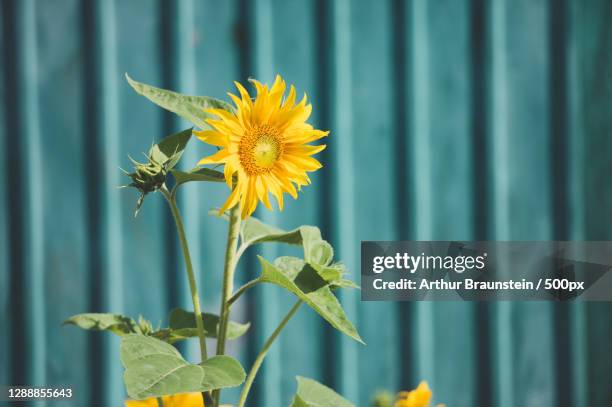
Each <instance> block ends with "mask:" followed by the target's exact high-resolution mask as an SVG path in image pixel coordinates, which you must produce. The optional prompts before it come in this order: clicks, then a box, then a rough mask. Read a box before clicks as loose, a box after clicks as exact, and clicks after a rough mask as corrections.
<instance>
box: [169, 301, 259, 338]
mask: <svg viewBox="0 0 612 407" xmlns="http://www.w3.org/2000/svg"><path fill="white" fill-rule="evenodd" d="M203 316H204V330H205V331H206V337H208V338H216V337H217V333H218V332H219V316H218V315H215V314H207V313H204V314H203ZM168 325H169V328H170V329H172V330H195V329H196V325H195V317H194V313H193V312H190V311H186V310H184V309H181V308H175V309H173V310H172V311H170V317H169V324H168ZM250 326H251V324H250V323H246V324H240V323H238V322H233V321H230V322H229V324H228V327H227V339H236V338H239V337H241V336H242V335H244V334H245V333H246V331H248V329H249V327H250ZM193 336H197V331H195V335H193Z"/></svg>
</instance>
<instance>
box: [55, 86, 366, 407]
mask: <svg viewBox="0 0 612 407" xmlns="http://www.w3.org/2000/svg"><path fill="white" fill-rule="evenodd" d="M126 77H127V80H128V82H129V84H130V85H131V86H132V88H133V89H134V90H135V91H136V92H137V93H139V94H140V95H143V96H145V97H146V98H148V99H149V100H150V101H152V102H154V103H155V104H157V105H158V106H160V107H162V108H164V109H166V110H169V111H171V112H174V113H176V114H178V115H179V116H181V117H182V118H184V119H186V120H188V121H190V122H191V123H192V124H193V125H194V128H189V129H186V130H183V131H181V132H178V133H176V134H173V135H170V136H168V137H166V138H164V139H163V140H162V141H161V142H160V143H158V144H155V145H153V146H152V147H151V149H150V150H149V152H148V153H147V154H146V160H145V162H142V163H141V162H137V161H135V160H132V162H133V164H134V169H133V171H132V172H128V171H125V173H126V175H127V176H128V177H129V178H130V180H131V182H130V184H129V185H126V187H132V188H135V189H136V190H137V191H138V192H139V193H140V196H139V198H138V201H137V204H136V214H137V213H138V211H139V210H140V209H141V207H142V205H143V203H144V200H145V198H146V197H147V196H148V195H149V194H153V193H159V194H160V195H162V196H163V198H164V199H165V200H166V201H167V203H168V206H169V209H170V211H171V213H172V216H173V219H174V221H175V224H176V229H177V236H178V240H179V242H180V245H181V249H182V253H183V257H184V261H185V271H186V273H187V280H188V283H189V289H190V295H191V300H192V304H193V309H192V310H184V309H173V310H171V311H170V313H169V316H168V324H167V326H165V327H157V328H154V327H153V324H152V323H151V322H150V321H148V320H146V319H145V318H143V317H140V318H139V319H138V320H134V319H132V318H130V317H128V316H124V315H119V314H100V313H87V314H77V315H74V316H72V317H71V318H69V319H68V320H67V321H66V323H68V324H73V325H76V326H78V327H80V328H83V329H88V330H98V331H109V332H111V333H114V334H116V335H119V336H121V346H120V359H121V362H122V364H123V366H124V368H125V373H124V383H125V387H126V391H127V394H128V396H129V399H128V400H127V401H126V404H125V405H126V407H138V406H143V407H145V406H164V407H170V406H182V407H194V406H202V405H206V406H214V407H218V406H220V403H221V399H222V398H221V390H222V389H224V388H227V387H236V386H242V389H241V392H240V397H239V400H238V403H237V406H238V407H243V406H245V405H246V401H247V399H248V395H249V392H250V390H251V387H252V384H253V382H254V380H255V377H256V375H257V372H258V370H259V368H260V367H261V365H262V363H263V362H264V359H265V357H266V354H267V353H268V351H269V349H270V347H271V346H272V345H273V343H274V342H275V340H276V339H277V337H278V336H279V335H280V333H281V331H282V330H283V329H284V328H285V326H286V325H287V323H288V322H289V321H290V319H291V318H292V317H293V315H294V314H295V313H296V312H297V310H298V309H299V307H300V306H301V305H302V304H306V305H307V306H309V307H310V308H312V309H313V310H314V311H315V312H317V313H318V314H319V315H320V316H321V317H322V318H323V319H324V320H325V321H327V322H328V323H329V324H330V325H332V326H333V327H334V328H336V329H338V330H339V331H341V332H342V333H344V334H345V335H347V336H349V337H351V338H352V339H354V340H356V341H358V342H362V340H361V337H360V336H359V333H358V332H357V330H356V329H355V327H354V326H353V324H352V323H351V322H350V320H349V319H348V318H347V316H346V314H345V312H344V310H343V309H342V306H341V304H340V302H339V301H338V299H337V297H336V295H335V292H336V291H337V290H339V289H350V288H357V285H356V284H355V283H353V282H352V281H351V280H349V279H347V278H345V275H346V268H345V266H344V265H343V264H342V263H340V262H338V261H335V260H334V251H333V248H332V246H331V245H330V244H329V243H328V242H327V241H326V240H324V239H323V238H322V236H321V232H320V230H319V229H318V228H317V227H315V226H309V225H303V226H299V227H297V228H295V229H293V230H289V231H285V230H281V229H279V228H276V227H274V226H272V225H268V224H266V223H264V222H262V221H261V220H259V219H257V218H255V217H253V213H254V212H255V210H256V208H257V206H258V203H260V202H261V203H262V204H263V206H265V208H267V209H269V210H271V209H272V203H271V202H270V195H271V196H272V197H274V198H275V199H276V202H277V204H278V208H279V209H280V210H282V209H283V197H284V195H285V194H288V195H290V196H291V197H293V198H294V199H297V197H298V193H299V191H300V190H301V188H302V187H304V186H307V185H309V184H310V182H311V181H310V178H309V173H310V172H313V171H316V170H318V169H319V168H321V163H320V162H319V161H318V160H317V159H316V158H315V157H314V156H315V155H316V154H317V153H319V152H321V151H322V150H323V149H324V148H325V145H324V144H311V143H313V142H317V141H318V140H320V139H322V138H324V137H326V136H328V134H329V132H327V131H322V130H318V129H315V128H314V127H313V126H312V125H311V124H309V123H308V119H309V117H310V114H311V111H312V107H311V105H310V104H308V101H307V98H306V96H304V97H303V98H301V99H300V101H297V94H296V90H295V88H294V87H293V86H290V87H289V89H287V85H286V83H285V81H284V80H283V79H282V78H281V77H280V76H277V77H276V79H275V81H274V83H273V84H272V85H271V86H269V85H267V84H263V83H260V82H259V81H256V80H251V83H252V85H253V87H254V91H255V92H254V95H251V94H250V93H249V91H248V90H247V89H246V88H245V87H244V86H243V85H242V84H240V83H238V82H236V83H235V85H236V88H237V91H238V92H237V94H232V93H229V97H230V99H231V101H232V102H233V104H231V103H228V102H226V101H223V100H219V99H215V98H211V97H207V96H188V95H182V94H180V93H176V92H172V91H169V90H165V89H160V88H156V87H153V86H150V85H146V84H143V83H139V82H136V81H134V80H132V79H131V78H130V77H128V76H126ZM193 135H195V137H196V138H197V139H199V140H200V141H202V142H204V143H207V144H209V145H212V146H215V147H217V148H218V151H217V152H216V153H215V154H213V155H211V156H208V157H203V158H202V159H201V160H200V161H199V162H198V163H197V165H196V167H195V168H193V169H192V170H189V171H184V170H180V169H178V167H177V165H178V163H179V162H180V160H181V158H182V156H183V152H184V151H185V150H186V149H187V148H188V147H189V145H190V144H189V142H190V140H191V138H192V136H193ZM183 166H184V165H183ZM221 166H222V167H223V168H222V169H221V168H220V167H221ZM188 182H216V183H225V184H227V186H228V198H227V199H226V201H225V203H224V204H223V205H222V206H221V208H220V209H219V210H216V211H214V215H219V216H220V217H221V218H224V219H226V220H227V222H228V233H227V243H226V249H225V253H224V259H225V263H224V269H223V284H222V288H221V290H222V292H221V304H220V306H219V312H218V313H213V312H204V311H203V310H202V306H201V303H200V292H199V291H198V287H197V278H196V270H194V267H193V263H192V261H191V254H190V250H189V244H188V241H187V238H186V235H185V228H184V223H183V218H182V215H181V213H180V210H179V206H178V204H177V190H178V189H179V188H180V187H181V186H182V185H184V184H185V183H188ZM213 204H214V203H212V202H211V203H210V206H213ZM274 242H276V243H283V244H289V245H297V246H301V248H302V253H303V255H302V256H301V257H291V256H281V257H278V258H276V259H265V258H264V257H262V256H258V261H259V266H260V274H259V276H258V277H257V278H255V279H253V280H252V281H250V282H248V283H246V284H245V285H243V286H242V287H239V288H237V289H234V274H235V271H236V267H237V265H238V264H239V262H240V260H241V258H242V256H243V254H244V253H245V252H246V251H247V249H249V248H251V246H257V245H260V244H263V243H274ZM200 272H212V271H209V270H205V271H202V270H200ZM262 283H268V284H273V285H275V286H278V287H280V288H281V289H284V290H287V291H289V292H290V293H291V294H293V295H294V296H295V297H296V302H295V304H294V305H293V307H291V308H290V309H289V310H288V312H287V314H286V315H285V316H284V318H283V319H282V320H281V321H280V322H279V324H278V326H277V328H276V329H275V330H274V331H272V332H271V334H270V336H269V338H268V339H267V340H266V341H265V343H264V345H263V347H262V349H261V351H260V353H259V354H258V356H257V357H256V359H255V361H254V362H253V365H252V366H251V367H250V369H249V371H248V374H247V373H246V372H245V370H244V368H243V367H242V365H241V364H240V362H239V361H237V360H236V359H234V358H233V357H231V356H229V355H226V345H227V341H229V340H234V339H236V338H238V337H241V336H243V335H245V334H247V332H248V329H249V327H250V324H249V323H239V322H235V321H232V320H231V319H230V316H231V309H232V305H233V304H234V303H236V302H237V301H238V300H239V299H240V298H241V296H242V295H243V294H244V293H245V292H247V291H249V290H250V289H252V288H253V287H255V286H257V285H259V284H262ZM191 338H197V339H198V342H199V348H200V360H199V363H192V362H190V361H187V360H186V359H185V358H184V357H183V356H182V355H181V353H180V352H179V351H178V349H177V348H176V347H175V346H174V345H175V344H176V343H177V342H179V341H183V340H189V339H191ZM207 338H209V339H214V340H216V350H215V355H212V354H211V353H210V352H209V350H208V349H207V344H206V339H207ZM362 343H363V342H362ZM320 405H334V406H340V407H344V406H346V407H350V406H353V404H351V403H350V402H348V401H347V400H345V399H344V398H342V397H341V396H340V395H338V394H337V393H336V392H334V391H333V390H332V389H330V388H328V387H326V386H324V385H322V384H320V383H318V382H316V381H314V380H312V379H308V378H303V377H298V378H297V392H296V394H295V396H294V398H293V400H292V401H291V406H293V407H308V406H320Z"/></svg>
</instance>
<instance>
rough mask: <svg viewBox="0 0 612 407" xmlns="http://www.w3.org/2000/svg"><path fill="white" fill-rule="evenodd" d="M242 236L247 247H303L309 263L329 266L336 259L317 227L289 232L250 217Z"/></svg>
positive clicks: (302, 227)
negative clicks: (271, 243) (258, 244)
mask: <svg viewBox="0 0 612 407" xmlns="http://www.w3.org/2000/svg"><path fill="white" fill-rule="evenodd" d="M240 236H241V239H242V242H243V244H246V245H247V246H251V245H254V244H257V243H263V242H281V243H288V244H294V245H302V246H303V248H304V259H305V260H306V261H307V262H309V263H314V264H321V265H324V266H327V265H328V264H329V263H330V262H331V260H332V259H333V257H334V250H333V248H332V246H331V245H330V244H329V243H327V242H326V241H325V240H323V239H322V238H321V231H320V230H319V228H317V227H315V226H307V225H305V226H300V227H299V228H296V229H293V230H290V231H288V232H287V231H284V230H282V229H278V228H276V227H274V226H271V225H268V224H266V223H264V222H262V221H260V220H259V219H257V218H254V217H250V218H247V219H246V220H244V221H243V222H242V225H241V227H240Z"/></svg>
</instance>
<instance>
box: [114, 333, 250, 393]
mask: <svg viewBox="0 0 612 407" xmlns="http://www.w3.org/2000/svg"><path fill="white" fill-rule="evenodd" d="M121 362H122V363H123V366H124V367H125V374H124V382H125V387H126V389H127V393H128V395H129V396H130V397H131V398H133V399H136V400H143V399H146V398H150V397H161V396H165V395H170V394H177V393H191V392H203V391H210V390H215V389H221V388H225V387H235V386H238V385H240V384H241V383H242V382H243V381H244V378H245V373H244V369H243V368H242V366H241V365H240V363H239V362H238V361H237V360H235V359H233V358H231V357H229V356H215V357H212V358H210V359H207V360H206V361H204V362H203V363H201V364H199V365H195V364H191V363H189V362H187V361H186V360H185V359H183V357H182V356H181V354H180V353H179V352H178V351H177V350H176V349H175V348H174V347H173V346H172V345H168V344H167V343H165V342H162V341H160V340H158V339H155V338H152V337H148V336H142V335H126V336H124V337H123V338H122V340H121Z"/></svg>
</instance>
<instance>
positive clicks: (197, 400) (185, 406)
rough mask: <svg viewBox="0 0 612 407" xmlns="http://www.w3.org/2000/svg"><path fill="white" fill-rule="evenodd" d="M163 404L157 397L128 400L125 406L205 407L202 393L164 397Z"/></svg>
mask: <svg viewBox="0 0 612 407" xmlns="http://www.w3.org/2000/svg"><path fill="white" fill-rule="evenodd" d="M162 403H163V404H162V406H160V405H159V404H158V402H157V399H156V398H150V399H146V400H126V401H125V407H204V401H203V400H202V393H185V394H175V395H173V396H164V397H162Z"/></svg>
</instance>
